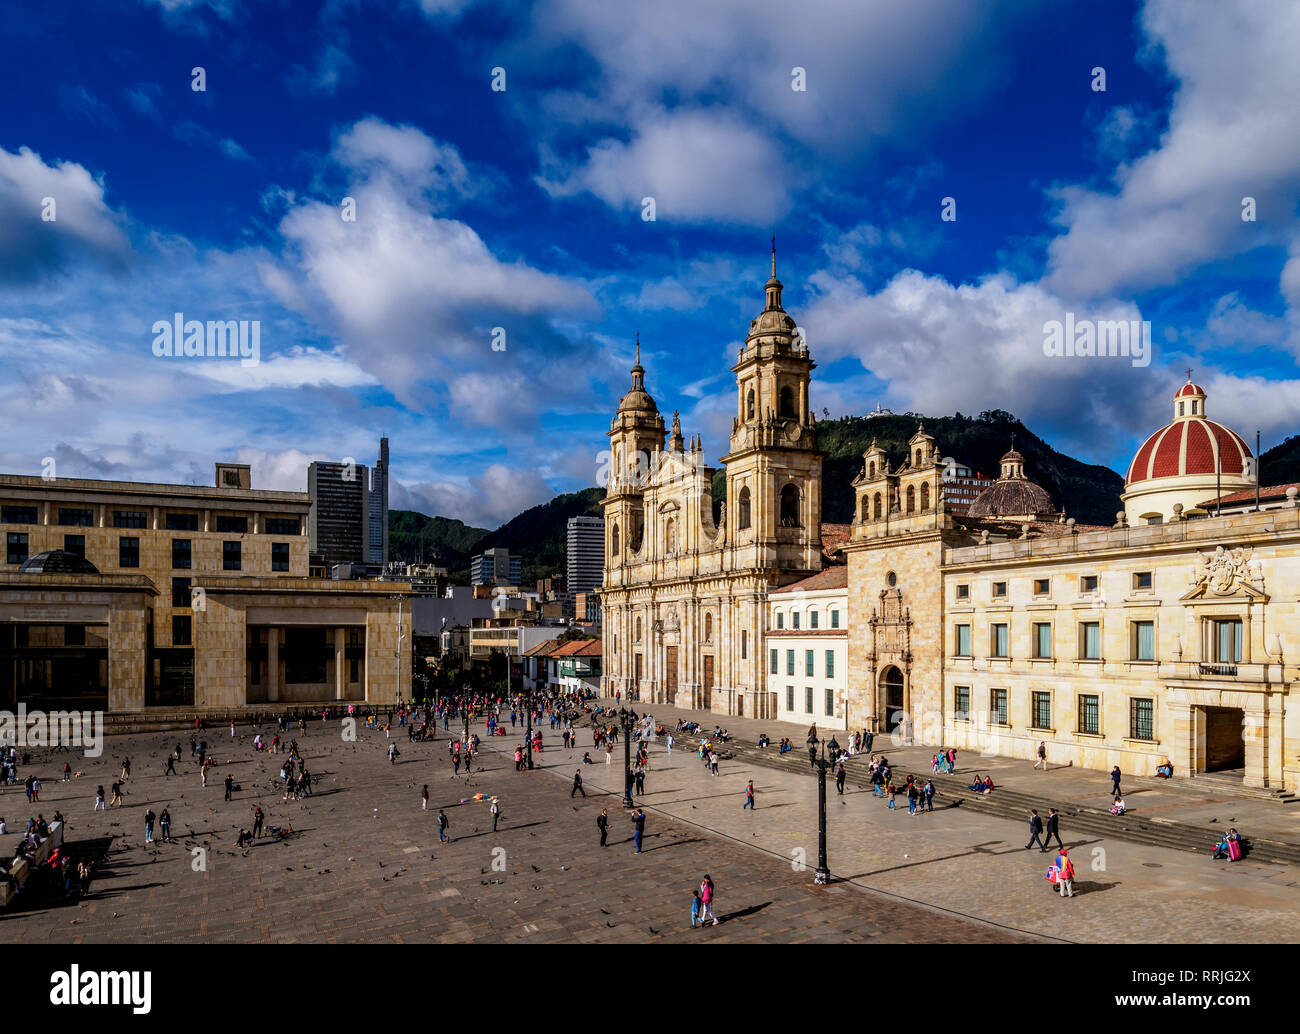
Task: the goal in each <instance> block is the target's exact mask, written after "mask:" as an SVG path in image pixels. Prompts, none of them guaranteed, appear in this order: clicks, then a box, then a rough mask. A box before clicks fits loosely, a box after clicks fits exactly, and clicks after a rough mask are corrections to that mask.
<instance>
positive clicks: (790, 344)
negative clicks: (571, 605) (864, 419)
mask: <svg viewBox="0 0 1300 1034" xmlns="http://www.w3.org/2000/svg"><path fill="white" fill-rule="evenodd" d="M781 291H782V284H781V282H780V281H779V280H778V279H777V278H776V257H775V251H773V258H772V276H771V279H770V280H768V282H767V285H766V288H765V293H766V299H765V304H764V307H763V310H762V312H760V313H759V315H758V317H757V318H756V319H754V320H753V321H752V322H751V323H750V325H749V333H748V335H747V336H746V338H745V343H744V346H743V347H742V348H741V349H740V353H739V356H738V357H737V361H736V364H735V365H734V366H733V367H732V368H731V369H732V373H733V374H734V375H735V378H736V415H735V417H734V418H733V420H732V431H731V439H730V443H729V448H728V450H727V454H726V455H725V456H723V457H722V458H721V462H722V464H723V468H724V469H725V479H726V481H725V484H726V489H725V500H724V501H721V503H720V505H719V506H716V507H715V505H714V499H713V480H714V475H715V474H716V473H717V471H716V469H715V468H714V467H711V466H709V465H708V464H707V463H706V462H705V455H704V445H703V442H702V441H701V439H700V438H699V437H697V436H693V437H691V438H690V439H684V438H683V436H682V431H681V426H680V422H679V420H678V417H677V415H676V413H674V414H673V420H672V425H671V431H669V430H668V428H666V427H665V424H664V419H663V417H662V416H661V415H660V412H659V408H658V406H657V404H656V403H655V400H654V399H653V398H652V397H651V396H650V394H649V393H648V392H647V391H646V390H645V370H644V369H643V368H642V366H641V355H640V346H639V343H638V347H637V358H636V364H635V365H634V366H633V367H632V386H631V389H630V390H629V391H628V392H627V393H626V394H625V395H624V396H623V398H622V400H621V401H620V402H619V406H618V411H617V413H616V414H615V416H614V419H613V421H612V423H611V424H610V429H609V432H608V437H609V440H610V458H611V461H612V464H611V468H610V477H609V483H608V487H607V492H606V496H605V500H604V509H605V546H606V556H605V570H604V581H603V585H602V587H601V606H602V611H603V617H604V627H603V636H604V656H605V658H606V664H605V671H604V674H603V676H602V682H603V691H604V693H605V694H606V695H607V696H613V695H614V693H615V692H621V693H622V694H623V696H624V697H625V698H630V699H638V700H641V701H643V702H651V703H672V704H677V705H679V706H683V707H693V708H699V709H702V710H706V711H712V712H715V713H718V714H736V715H749V716H751V717H765V718H769V717H774V716H775V713H776V705H775V701H774V700H773V699H771V694H770V693H769V691H768V688H767V685H766V678H765V673H764V668H763V657H764V652H763V651H764V645H763V640H764V631H765V623H766V621H765V615H766V612H767V596H768V593H769V592H770V591H771V590H773V589H775V588H778V587H780V586H783V585H787V584H789V583H791V582H795V581H798V580H799V579H801V578H805V577H807V576H808V575H810V574H815V573H816V572H817V571H820V570H821V568H822V564H823V560H824V553H823V550H824V544H823V532H824V529H823V526H822V523H821V509H822V498H821V474H822V470H821V467H822V458H823V454H822V452H821V451H820V450H819V449H818V445H817V426H816V421H815V420H814V418H813V415H812V412H811V409H810V407H809V400H808V392H809V381H810V378H811V374H812V370H813V368H814V366H815V364H814V363H813V361H812V358H811V356H810V355H809V352H808V348H807V345H806V344H805V342H804V340H803V338H802V336H801V335H800V334H799V332H798V329H797V327H796V325H795V321H794V320H793V319H792V318H791V317H790V316H789V315H788V314H787V313H786V311H785V310H784V309H783V308H782V305H781Z"/></svg>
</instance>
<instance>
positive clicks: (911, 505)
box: [907, 485, 916, 513]
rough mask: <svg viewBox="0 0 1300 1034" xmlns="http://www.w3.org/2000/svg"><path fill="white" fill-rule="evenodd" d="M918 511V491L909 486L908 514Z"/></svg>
mask: <svg viewBox="0 0 1300 1034" xmlns="http://www.w3.org/2000/svg"><path fill="white" fill-rule="evenodd" d="M915 509H916V489H915V488H913V487H912V486H911V485H908V486H907V512H908V513H911V512H912V511H913V510H915Z"/></svg>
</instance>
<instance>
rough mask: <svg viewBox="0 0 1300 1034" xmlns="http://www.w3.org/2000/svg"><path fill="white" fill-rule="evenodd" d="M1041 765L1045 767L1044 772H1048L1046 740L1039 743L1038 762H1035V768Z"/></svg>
mask: <svg viewBox="0 0 1300 1034" xmlns="http://www.w3.org/2000/svg"><path fill="white" fill-rule="evenodd" d="M1039 765H1042V766H1043V771H1044V772H1046V771H1047V741H1046V740H1039V741H1038V760H1037V761H1035V762H1034V768H1037V767H1038V766H1039Z"/></svg>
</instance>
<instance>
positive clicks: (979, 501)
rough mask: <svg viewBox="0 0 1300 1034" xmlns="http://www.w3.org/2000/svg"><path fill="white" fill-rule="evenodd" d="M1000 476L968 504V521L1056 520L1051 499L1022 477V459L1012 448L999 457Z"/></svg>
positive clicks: (1037, 486)
mask: <svg viewBox="0 0 1300 1034" xmlns="http://www.w3.org/2000/svg"><path fill="white" fill-rule="evenodd" d="M1001 462H1002V476H1001V477H1000V478H998V479H997V480H996V481H995V482H993V484H991V485H990V486H989V487H988V488H986V489H984V491H983V492H981V493H980V494H979V495H978V496H976V497H975V501H974V502H973V503H971V504H970V509H969V510H968V511H967V514H968V515H969V516H971V517H1018V518H1021V519H1022V520H1030V521H1032V520H1036V519H1038V518H1043V517H1055V516H1056V512H1057V511H1056V507H1055V506H1054V505H1053V504H1052V497H1051V496H1050V495H1048V494H1047V490H1046V489H1044V488H1043V487H1042V486H1041V485H1036V484H1034V482H1032V481H1030V480H1029V479H1028V478H1027V477H1025V458H1024V456H1022V455H1021V454H1020V453H1018V452H1017V451H1016V450H1015V447H1014V446H1013V447H1012V448H1011V449H1010V450H1008V451H1007V452H1006V453H1005V454H1004V455H1003V457H1002V461H1001Z"/></svg>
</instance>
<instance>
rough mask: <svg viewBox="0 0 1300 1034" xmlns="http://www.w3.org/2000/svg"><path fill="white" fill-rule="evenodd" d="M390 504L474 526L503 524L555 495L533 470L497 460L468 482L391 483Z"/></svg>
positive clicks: (491, 526)
mask: <svg viewBox="0 0 1300 1034" xmlns="http://www.w3.org/2000/svg"><path fill="white" fill-rule="evenodd" d="M389 492H390V499H389V505H390V506H392V507H394V508H400V509H410V510H417V511H419V512H420V513H424V514H428V515H430V516H437V517H454V518H456V519H457V520H462V521H464V522H465V523H466V524H468V525H470V526H471V527H476V528H487V529H489V530H491V529H494V528H497V527H499V526H500V525H501V524H504V523H505V522H506V521H508V520H510V518H512V517H514V516H515V515H516V514H518V513H520V512H521V511H523V510H526V509H528V508H529V507H530V506H536V505H537V504H538V503H544V502H546V501H547V500H548V499H551V498H552V497H553V496H554V495H555V490H554V489H552V488H551V486H550V485H548V484H547V483H546V482H545V481H544V480H543V479H542V477H541V475H540V474H538V473H537V471H536V470H532V469H516V468H511V467H508V466H506V465H505V464H503V463H493V464H491V465H490V466H488V467H486V468H485V469H484V470H483V471H482V473H480V474H475V475H473V476H471V477H469V478H468V479H466V480H465V481H435V482H427V483H423V484H414V485H401V486H390V488H389Z"/></svg>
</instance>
